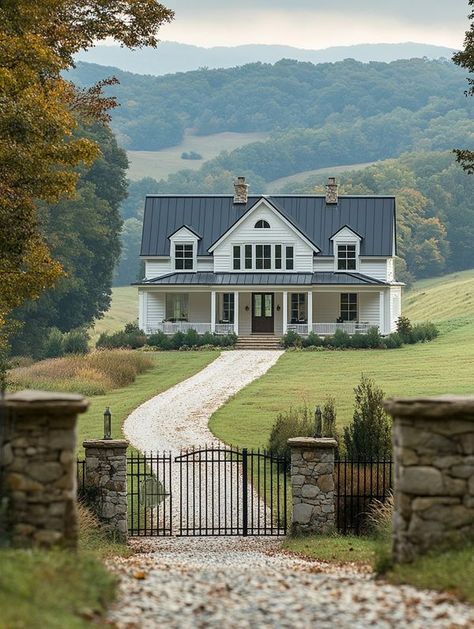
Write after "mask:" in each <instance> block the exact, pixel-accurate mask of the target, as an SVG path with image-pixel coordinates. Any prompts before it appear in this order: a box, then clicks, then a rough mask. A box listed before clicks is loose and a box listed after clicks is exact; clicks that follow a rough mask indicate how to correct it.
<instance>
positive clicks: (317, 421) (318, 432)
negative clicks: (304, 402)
mask: <svg viewBox="0 0 474 629" xmlns="http://www.w3.org/2000/svg"><path fill="white" fill-rule="evenodd" d="M322 416H323V414H322V413H321V407H320V406H316V410H315V411H314V436H315V437H316V438H317V439H318V438H319V437H322V436H323V420H322Z"/></svg>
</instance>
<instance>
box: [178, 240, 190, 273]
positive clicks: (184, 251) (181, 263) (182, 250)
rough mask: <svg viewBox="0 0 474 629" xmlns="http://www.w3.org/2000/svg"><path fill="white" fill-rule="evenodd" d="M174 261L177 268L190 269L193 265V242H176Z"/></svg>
mask: <svg viewBox="0 0 474 629" xmlns="http://www.w3.org/2000/svg"><path fill="white" fill-rule="evenodd" d="M174 262H175V269H177V270H192V269H193V267H194V246H193V244H192V243H190V244H184V243H183V244H178V243H176V244H175V246H174Z"/></svg>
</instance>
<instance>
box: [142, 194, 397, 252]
mask: <svg viewBox="0 0 474 629" xmlns="http://www.w3.org/2000/svg"><path fill="white" fill-rule="evenodd" d="M261 198H262V196H251V197H249V198H248V202H247V204H246V205H243V204H242V205H240V204H239V205H235V204H234V200H233V197H232V196H198V195H197V196H167V195H163V196H161V195H160V196H147V198H146V201H145V213H144V218H143V235H142V247H141V255H142V256H168V255H170V241H169V235H170V234H172V233H174V232H176V231H177V230H178V229H179V228H180V227H183V226H184V225H186V226H188V228H189V229H192V230H193V231H194V232H196V233H197V234H202V239H201V240H200V241H199V245H198V255H202V256H203V255H208V249H209V247H210V246H211V245H212V244H213V243H214V242H216V241H217V240H219V238H220V237H221V236H223V234H224V233H225V232H226V231H227V230H228V229H229V228H230V227H232V225H233V224H234V223H236V222H237V221H238V220H239V219H240V218H241V217H242V216H243V215H244V214H245V213H246V212H247V211H248V210H250V209H251V208H252V207H253V206H254V205H255V203H257V201H258V200H259V199H261ZM264 198H266V199H267V200H268V201H269V202H270V203H271V204H272V205H274V206H275V208H277V210H278V211H280V212H281V213H282V214H283V215H284V216H285V217H286V218H288V220H290V221H291V222H292V223H293V225H295V227H297V229H299V230H300V231H301V232H302V233H303V234H304V235H305V236H306V237H307V238H308V240H310V241H311V242H313V243H314V244H315V245H316V246H317V247H319V249H321V254H319V255H323V256H324V255H332V254H333V250H332V241H331V240H330V238H331V236H332V235H333V234H334V233H336V232H337V231H339V230H340V229H341V228H342V227H344V226H345V225H347V226H348V227H350V228H351V229H352V230H353V231H355V232H356V233H357V234H360V235H361V237H362V241H361V250H360V253H361V255H362V256H392V255H394V251H393V242H394V236H395V234H394V229H395V198H394V197H356V196H340V197H339V202H338V204H337V205H327V204H326V199H325V197H323V196H278V195H275V196H267V197H264Z"/></svg>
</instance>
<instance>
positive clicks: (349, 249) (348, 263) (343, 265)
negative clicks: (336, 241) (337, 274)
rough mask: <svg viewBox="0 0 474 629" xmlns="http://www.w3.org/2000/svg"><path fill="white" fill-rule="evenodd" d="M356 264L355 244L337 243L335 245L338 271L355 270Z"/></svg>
mask: <svg viewBox="0 0 474 629" xmlns="http://www.w3.org/2000/svg"><path fill="white" fill-rule="evenodd" d="M356 268H357V264H356V246H355V245H338V246H337V269H338V271H355V270H356Z"/></svg>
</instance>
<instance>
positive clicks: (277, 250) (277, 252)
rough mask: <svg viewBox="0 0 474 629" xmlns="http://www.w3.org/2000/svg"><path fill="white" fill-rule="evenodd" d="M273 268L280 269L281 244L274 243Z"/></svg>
mask: <svg viewBox="0 0 474 629" xmlns="http://www.w3.org/2000/svg"><path fill="white" fill-rule="evenodd" d="M275 269H281V245H275Z"/></svg>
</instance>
